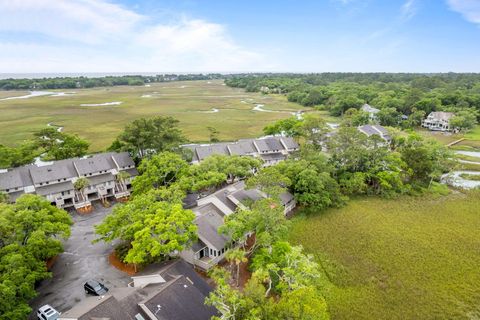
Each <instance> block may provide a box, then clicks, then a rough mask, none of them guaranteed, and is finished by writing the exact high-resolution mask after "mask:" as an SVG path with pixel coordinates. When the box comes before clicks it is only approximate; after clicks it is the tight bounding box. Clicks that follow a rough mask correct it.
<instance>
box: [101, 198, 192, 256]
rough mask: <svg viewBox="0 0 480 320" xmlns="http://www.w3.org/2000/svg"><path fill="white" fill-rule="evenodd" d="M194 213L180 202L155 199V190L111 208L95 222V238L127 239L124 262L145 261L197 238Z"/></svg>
mask: <svg viewBox="0 0 480 320" xmlns="http://www.w3.org/2000/svg"><path fill="white" fill-rule="evenodd" d="M194 219H195V215H194V214H193V212H192V211H190V210H185V209H183V207H182V205H181V204H180V203H168V202H164V201H157V199H156V195H155V190H153V191H151V192H149V193H146V194H141V195H138V196H136V197H134V198H133V199H132V200H130V201H129V202H128V203H126V204H124V205H119V206H117V207H115V208H114V209H113V212H112V213H111V214H110V215H108V216H107V217H106V218H105V219H104V220H103V221H102V223H101V224H99V225H97V226H95V232H96V233H97V234H98V235H99V236H100V237H99V238H98V239H96V241H100V240H102V241H105V242H112V241H114V240H116V239H119V240H122V241H123V242H125V243H127V244H128V246H129V250H128V253H127V255H126V256H125V258H124V262H127V263H134V264H144V263H150V262H153V261H156V260H158V259H165V258H166V257H167V256H169V255H170V254H173V253H175V252H180V251H182V250H183V249H184V247H185V246H186V245H188V244H189V243H191V242H192V241H193V240H195V239H196V236H197V235H196V231H197V227H196V225H195V224H194Z"/></svg>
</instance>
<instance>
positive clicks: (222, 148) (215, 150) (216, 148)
mask: <svg viewBox="0 0 480 320" xmlns="http://www.w3.org/2000/svg"><path fill="white" fill-rule="evenodd" d="M195 152H196V154H197V158H198V160H200V161H202V160H203V159H205V158H207V157H209V156H211V155H213V154H226V155H228V154H229V153H228V150H227V145H226V144H225V143H220V144H212V145H208V146H199V147H197V148H195Z"/></svg>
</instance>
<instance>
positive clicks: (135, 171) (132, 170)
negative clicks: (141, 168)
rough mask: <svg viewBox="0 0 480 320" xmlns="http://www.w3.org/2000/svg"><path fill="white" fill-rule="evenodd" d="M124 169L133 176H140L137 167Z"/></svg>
mask: <svg viewBox="0 0 480 320" xmlns="http://www.w3.org/2000/svg"><path fill="white" fill-rule="evenodd" d="M123 171H126V172H128V173H129V174H130V176H131V177H136V176H138V170H137V168H130V169H127V170H123Z"/></svg>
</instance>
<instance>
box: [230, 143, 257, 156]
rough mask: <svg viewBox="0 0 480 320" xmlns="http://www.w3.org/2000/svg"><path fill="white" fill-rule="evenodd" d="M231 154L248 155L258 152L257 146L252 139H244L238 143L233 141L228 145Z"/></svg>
mask: <svg viewBox="0 0 480 320" xmlns="http://www.w3.org/2000/svg"><path fill="white" fill-rule="evenodd" d="M227 148H228V150H229V151H230V154H231V155H239V156H246V155H249V154H252V153H256V152H257V150H255V146H254V145H253V141H252V140H250V139H249V140H242V141H238V142H236V143H231V144H229V145H228V146H227Z"/></svg>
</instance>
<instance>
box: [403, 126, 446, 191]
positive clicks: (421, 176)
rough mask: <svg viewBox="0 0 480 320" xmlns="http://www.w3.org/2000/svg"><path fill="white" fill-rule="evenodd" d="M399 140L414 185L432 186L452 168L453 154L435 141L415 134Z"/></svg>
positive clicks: (409, 176)
mask: <svg viewBox="0 0 480 320" xmlns="http://www.w3.org/2000/svg"><path fill="white" fill-rule="evenodd" d="M398 139H399V141H398V142H397V144H398V145H399V147H398V151H399V152H400V155H401V158H402V160H403V161H404V162H405V163H406V165H407V167H408V169H409V170H408V178H409V180H410V181H411V182H412V183H415V184H418V185H420V186H422V185H423V186H425V185H430V184H431V182H432V181H433V180H436V179H439V178H440V176H441V175H442V173H444V172H448V171H449V170H450V168H451V167H452V160H450V159H452V155H451V153H450V152H449V151H448V149H447V148H446V147H445V146H442V145H440V144H439V143H438V142H436V141H435V140H432V139H425V138H422V137H421V136H420V135H418V134H415V133H412V134H410V135H408V136H407V137H406V138H404V137H399V138H398Z"/></svg>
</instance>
